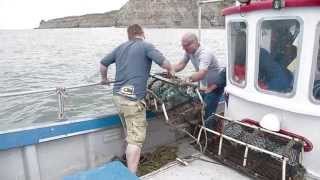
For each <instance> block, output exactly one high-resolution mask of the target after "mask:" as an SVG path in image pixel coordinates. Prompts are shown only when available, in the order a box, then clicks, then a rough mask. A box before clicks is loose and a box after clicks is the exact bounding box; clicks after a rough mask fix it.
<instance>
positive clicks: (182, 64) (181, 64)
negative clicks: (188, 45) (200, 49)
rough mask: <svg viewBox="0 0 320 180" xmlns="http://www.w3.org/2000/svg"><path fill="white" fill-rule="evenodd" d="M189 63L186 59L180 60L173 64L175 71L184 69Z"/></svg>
mask: <svg viewBox="0 0 320 180" xmlns="http://www.w3.org/2000/svg"><path fill="white" fill-rule="evenodd" d="M186 65H187V62H186V61H184V60H181V61H179V62H178V63H177V64H174V65H173V68H174V71H175V72H179V71H181V70H183V69H184V68H185V67H186Z"/></svg>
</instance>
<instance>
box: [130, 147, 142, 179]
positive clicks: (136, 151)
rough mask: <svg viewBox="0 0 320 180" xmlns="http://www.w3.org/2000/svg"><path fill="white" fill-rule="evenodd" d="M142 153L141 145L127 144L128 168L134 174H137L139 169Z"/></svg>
mask: <svg viewBox="0 0 320 180" xmlns="http://www.w3.org/2000/svg"><path fill="white" fill-rule="evenodd" d="M140 153H141V148H140V147H139V146H137V145H134V144H128V145H127V150H126V157H127V165H128V169H129V170H130V171H131V172H132V173H134V174H136V172H137V169H138V165H139V160H140Z"/></svg>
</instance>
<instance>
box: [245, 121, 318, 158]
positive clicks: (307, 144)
mask: <svg viewBox="0 0 320 180" xmlns="http://www.w3.org/2000/svg"><path fill="white" fill-rule="evenodd" d="M241 122H243V123H246V124H250V125H254V126H257V127H260V125H259V123H258V122H257V121H254V120H252V119H243V120H241ZM279 133H280V134H284V135H287V136H290V137H293V138H297V139H301V140H302V141H303V142H304V146H303V149H304V151H305V152H310V151H312V149H313V144H312V142H311V141H310V140H309V139H307V138H305V137H303V136H300V135H298V134H295V133H292V132H289V131H286V130H283V129H280V131H279Z"/></svg>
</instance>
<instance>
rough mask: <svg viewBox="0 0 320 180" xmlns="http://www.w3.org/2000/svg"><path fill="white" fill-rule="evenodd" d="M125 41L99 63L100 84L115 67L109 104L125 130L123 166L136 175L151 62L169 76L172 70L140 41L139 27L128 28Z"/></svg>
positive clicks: (141, 143)
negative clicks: (112, 65)
mask: <svg viewBox="0 0 320 180" xmlns="http://www.w3.org/2000/svg"><path fill="white" fill-rule="evenodd" d="M127 32H128V39H129V40H128V41H127V42H124V43H122V44H121V45H120V46H118V47H117V48H115V49H114V50H113V51H112V52H111V53H110V54H108V55H107V56H106V57H104V58H103V59H102V60H101V66H100V72H101V77H102V81H101V84H108V78H107V77H108V76H107V72H108V66H109V65H110V64H112V63H115V64H116V78H115V84H114V88H113V102H114V103H115V105H116V106H117V109H118V112H119V115H120V118H121V121H122V124H123V126H124V128H125V129H126V134H127V137H126V141H127V143H128V145H127V148H126V158H127V165H128V168H129V170H130V171H131V172H133V173H136V170H137V167H138V164H139V160H140V153H141V147H142V145H143V143H144V141H145V137H146V128H147V121H146V109H145V106H144V100H143V99H144V97H145V96H146V88H147V80H148V77H149V73H150V69H151V65H152V62H155V63H156V64H158V65H159V66H160V67H162V68H164V69H166V70H168V71H169V72H172V69H173V68H172V66H171V64H170V63H169V61H167V60H166V59H165V57H164V56H163V55H162V54H161V53H160V52H159V51H158V50H157V49H156V48H155V47H154V46H153V45H152V44H150V43H148V42H145V41H144V32H143V29H142V28H141V26H139V25H137V24H134V25H131V26H129V27H128V29H127Z"/></svg>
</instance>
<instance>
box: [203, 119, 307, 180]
mask: <svg viewBox="0 0 320 180" xmlns="http://www.w3.org/2000/svg"><path fill="white" fill-rule="evenodd" d="M219 121H220V123H219V124H220V126H218V127H217V128H216V129H215V130H216V131H217V132H222V134H224V135H226V136H227V137H231V138H232V139H234V140H236V141H240V142H243V143H246V144H249V145H253V146H255V147H257V148H259V149H262V150H267V151H268V152H272V153H275V154H278V155H280V156H283V157H286V158H288V161H287V162H286V165H285V173H286V174H285V179H288V180H298V179H301V180H302V179H303V177H304V173H305V169H304V168H303V166H302V165H301V163H300V158H301V153H302V150H303V144H302V142H301V141H295V140H290V139H287V138H284V137H281V136H278V135H276V134H270V133H268V132H265V131H261V130H259V129H255V128H251V127H247V126H244V125H241V124H238V123H234V122H231V121H226V120H223V119H219ZM214 139H215V140H214V141H210V142H211V144H209V148H208V150H209V153H208V155H209V156H211V157H213V158H214V159H216V160H218V161H220V162H222V163H223V164H226V165H227V166H229V167H232V168H234V169H236V170H239V171H241V172H242V173H245V174H247V175H249V176H251V177H253V178H255V179H268V180H281V179H282V177H283V176H282V175H283V158H279V157H275V156H273V155H270V154H268V153H265V152H262V151H260V150H257V149H252V148H248V152H247V157H245V154H246V145H244V144H241V143H237V142H236V141H234V140H229V139H227V138H223V141H222V142H223V143H222V147H221V154H220V155H219V142H220V138H219V136H217V135H215V138H214Z"/></svg>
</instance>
